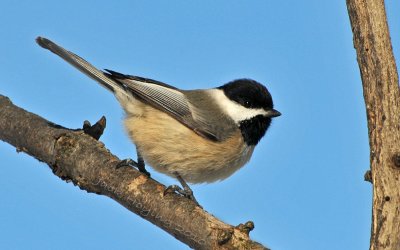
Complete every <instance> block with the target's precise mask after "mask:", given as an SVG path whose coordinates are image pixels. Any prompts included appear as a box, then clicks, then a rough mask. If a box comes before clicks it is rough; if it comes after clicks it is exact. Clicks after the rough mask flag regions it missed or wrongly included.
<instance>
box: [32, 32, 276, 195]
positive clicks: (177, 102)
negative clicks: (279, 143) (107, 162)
mask: <svg viewBox="0 0 400 250" xmlns="http://www.w3.org/2000/svg"><path fill="white" fill-rule="evenodd" d="M36 42H37V43H38V45H40V46H41V47H43V48H45V49H48V50H50V51H51V52H53V53H54V54H56V55H58V56H59V57H61V58H62V59H64V60H65V61H66V62H68V63H69V64H71V65H72V66H74V67H75V68H77V69H78V70H80V71H81V72H83V73H84V74H86V75H87V76H89V77H90V78H92V79H94V80H95V81H96V82H97V83H99V84H100V85H101V86H103V87H105V88H106V89H107V90H109V91H111V92H112V93H113V94H114V95H115V97H116V99H117V100H118V101H119V103H120V104H121V106H122V108H123V109H124V111H125V118H124V125H125V129H126V132H127V134H128V135H129V137H130V139H131V140H132V141H133V143H134V144H135V146H136V151H137V161H133V160H131V159H126V160H123V161H121V162H120V163H119V164H118V166H117V167H121V166H124V165H133V166H136V167H137V168H138V169H139V170H140V171H141V172H143V173H145V174H146V175H148V176H150V174H149V172H147V170H146V168H145V164H147V165H150V166H151V167H152V168H153V169H154V170H156V171H158V172H161V173H163V174H166V175H168V176H171V177H173V178H176V179H177V180H178V181H179V182H180V184H181V186H182V188H181V187H179V186H177V185H172V186H170V187H168V188H167V189H171V190H173V191H176V192H178V193H180V194H182V195H183V196H185V197H187V198H189V199H192V200H193V201H195V202H196V203H197V201H196V199H195V198H194V195H193V191H192V190H191V188H190V187H189V185H188V184H187V183H191V184H197V183H212V182H216V181H219V180H223V179H225V178H227V177H229V176H231V175H232V174H233V173H234V172H236V171H237V170H238V169H240V168H241V167H243V166H244V165H245V164H246V163H247V162H248V161H249V160H250V158H251V156H252V154H253V151H254V148H255V146H256V145H257V144H258V143H259V141H260V140H261V138H262V137H263V136H264V135H265V133H266V131H267V130H268V128H269V127H270V125H271V121H272V118H275V117H278V116H280V115H281V113H280V112H279V111H277V110H275V109H274V105H273V101H272V96H271V94H270V92H269V91H268V89H267V88H266V87H265V86H264V85H262V84H261V83H259V82H257V81H255V80H252V79H248V78H243V79H237V80H233V81H230V82H228V83H226V84H223V85H221V86H219V87H215V88H210V89H196V90H182V89H178V88H176V87H174V86H172V85H169V84H166V83H163V82H160V81H156V80H152V79H149V78H144V77H139V76H133V75H126V74H122V73H118V72H116V71H113V70H108V69H104V70H99V69H97V68H96V67H94V66H93V65H92V64H90V63H89V62H87V61H86V60H84V59H83V58H81V57H80V56H78V55H76V54H74V53H73V52H70V51H68V50H66V49H64V48H63V47H61V46H59V45H57V44H56V43H54V42H52V41H51V40H49V39H47V38H44V37H37V38H36Z"/></svg>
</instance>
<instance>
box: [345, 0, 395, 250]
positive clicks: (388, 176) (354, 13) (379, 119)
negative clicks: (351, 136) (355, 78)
mask: <svg viewBox="0 0 400 250" xmlns="http://www.w3.org/2000/svg"><path fill="white" fill-rule="evenodd" d="M347 8H348V12H349V16H350V22H351V27H352V30H353V35H354V47H355V48H356V51H357V60H358V64H359V67H360V73H361V79H362V85H363V90H364V99H365V105H366V110H367V119H368V132H369V144H370V163H371V173H370V175H369V177H370V180H371V181H372V184H373V211H372V228H371V242H370V249H396V250H398V249H400V178H399V177H400V92H399V79H398V74H397V69H396V63H395V59H394V56H393V52H392V45H391V42H390V35H389V29H388V24H387V20H386V13H385V6H384V2H383V0H347Z"/></svg>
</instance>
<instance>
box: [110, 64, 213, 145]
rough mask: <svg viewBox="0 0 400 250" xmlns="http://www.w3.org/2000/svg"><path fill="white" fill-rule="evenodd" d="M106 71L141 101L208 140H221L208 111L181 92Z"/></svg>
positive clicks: (166, 85) (170, 87) (148, 81)
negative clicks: (209, 119) (199, 107)
mask: <svg viewBox="0 0 400 250" xmlns="http://www.w3.org/2000/svg"><path fill="white" fill-rule="evenodd" d="M106 71H107V72H108V73H105V75H106V76H107V77H108V78H111V79H113V80H114V81H116V82H119V83H120V84H121V85H123V87H124V88H125V91H129V92H130V93H132V94H133V95H134V96H135V97H137V98H139V99H140V100H141V101H143V102H145V103H147V104H149V105H151V106H153V107H154V108H157V109H158V110H160V111H163V112H165V113H167V114H169V115H171V116H172V117H173V118H175V119H176V120H178V121H179V122H181V123H182V124H183V125H185V126H186V127H188V128H190V129H192V130H193V131H194V132H196V133H197V134H199V135H201V136H203V137H205V138H207V139H210V140H213V141H219V140H220V139H221V137H220V136H219V132H218V131H217V130H216V129H215V124H209V123H208V122H207V119H208V118H207V111H200V110H199V109H198V108H196V106H194V105H193V104H191V103H190V101H189V100H188V99H187V97H186V96H185V94H184V93H183V92H182V91H181V90H179V89H177V88H175V87H173V86H170V85H168V84H165V83H162V82H159V81H155V80H151V79H147V78H142V77H137V76H131V75H124V74H121V73H118V72H115V71H112V70H106Z"/></svg>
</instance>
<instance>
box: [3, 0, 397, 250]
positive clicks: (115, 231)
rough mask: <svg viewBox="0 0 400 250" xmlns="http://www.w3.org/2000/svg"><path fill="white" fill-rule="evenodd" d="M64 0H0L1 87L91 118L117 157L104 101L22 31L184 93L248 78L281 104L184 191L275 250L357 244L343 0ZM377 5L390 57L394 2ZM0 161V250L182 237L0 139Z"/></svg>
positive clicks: (355, 84) (365, 233)
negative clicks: (231, 162)
mask: <svg viewBox="0 0 400 250" xmlns="http://www.w3.org/2000/svg"><path fill="white" fill-rule="evenodd" d="M65 2H67V3H63V4H61V2H59V3H55V2H54V1H11V0H3V1H2V6H1V8H0V27H1V33H0V37H1V39H0V55H1V56H0V65H1V68H0V73H1V74H0V93H1V94H3V95H6V96H8V97H10V98H11V99H12V101H13V102H14V103H15V104H17V105H19V106H21V107H23V108H25V109H27V110H29V111H31V112H34V113H36V114H39V115H41V116H43V117H44V118H46V119H48V120H50V121H53V122H56V123H58V124H60V125H63V126H66V127H69V128H78V127H81V125H82V122H83V121H84V120H86V119H88V120H90V121H96V120H97V119H98V118H100V117H101V116H102V115H105V116H106V117H107V119H108V124H107V129H106V131H105V134H104V135H103V137H102V138H101V140H102V141H103V142H104V143H105V145H106V146H107V147H108V148H109V149H110V150H111V151H112V152H113V153H115V154H116V155H118V156H119V157H120V158H127V157H133V156H135V152H134V146H133V145H132V144H131V143H130V141H129V140H128V139H127V137H126V136H125V132H124V130H123V128H122V124H121V118H122V117H123V113H122V110H121V109H120V107H119V104H118V103H117V101H116V100H115V99H114V97H113V96H112V95H111V94H110V93H108V92H107V91H105V90H104V89H103V88H101V87H99V86H98V85H97V84H96V83H94V82H93V81H92V80H91V79H89V78H87V77H86V76H84V75H83V74H81V73H80V72H79V71H77V70H75V69H74V68H72V67H70V66H69V65H67V64H66V63H65V62H63V61H62V60H61V59H59V58H57V57H56V56H54V55H52V54H50V53H49V52H48V51H45V50H43V49H41V48H40V47H38V46H37V45H36V43H35V42H34V39H35V37H36V36H38V35H41V36H45V37H48V38H51V39H53V40H54V41H57V42H58V43H60V44H62V45H63V46H65V47H66V48H68V49H69V50H72V51H74V52H76V53H77V54H79V55H81V56H82V57H84V58H86V59H87V60H89V61H90V62H92V63H93V64H94V65H96V66H98V67H100V68H109V69H114V70H117V71H120V72H124V73H129V74H134V75H140V76H145V77H149V78H153V79H157V80H160V81H165V82H167V83H170V84H172V85H175V86H177V87H179V88H183V89H192V88H210V87H213V86H217V85H221V84H223V83H225V82H228V81H230V80H232V79H235V78H240V77H249V78H253V79H256V80H257V81H260V82H262V83H264V84H265V85H266V86H267V87H268V88H269V90H270V92H271V93H272V95H273V98H274V102H275V106H276V108H277V109H278V110H279V111H281V112H282V114H283V115H282V116H281V117H279V118H277V119H276V120H275V121H274V123H273V124H272V127H271V129H270V130H269V133H268V134H267V135H266V136H265V138H264V139H263V140H262V141H261V143H260V144H259V145H258V147H257V148H256V150H255V152H254V155H253V158H252V160H251V162H250V163H249V164H248V165H246V166H245V167H244V168H242V169H241V170H240V171H238V172H237V173H236V174H234V175H233V176H232V177H231V178H229V179H227V180H225V181H222V182H219V183H214V184H209V185H196V186H193V189H194V192H195V194H196V196H197V199H198V200H199V202H200V203H201V204H202V205H203V207H204V208H205V209H206V210H207V211H209V212H210V213H212V214H214V215H216V216H217V217H219V218H221V219H222V220H223V221H225V222H227V223H230V224H233V225H236V224H239V223H242V222H245V221H247V220H253V221H254V222H255V226H256V228H255V230H254V231H253V232H252V233H251V235H252V238H253V239H255V240H257V241H260V242H262V243H263V244H265V245H267V246H269V247H271V248H273V249H297V250H302V249H304V250H309V249H332V250H333V249H335V250H336V249H367V247H368V244H369V233H370V218H371V185H370V184H369V183H367V182H364V180H363V175H364V173H365V171H366V170H367V169H368V168H369V147H368V137H367V125H366V115H365V108H364V102H363V97H362V88H361V82H360V76H359V69H358V65H357V62H356V55H355V50H354V49H353V43H352V34H351V29H350V24H349V19H348V14H347V9H346V5H345V1H344V0H342V1H319V0H308V1H268V0H263V1H261V0H260V1H243V0H242V1H118V2H117V1H114V2H112V1H93V0H91V1H77V0H71V1H65ZM387 4H388V6H387V12H388V15H389V21H390V25H391V35H392V39H393V46H394V50H395V53H396V57H397V59H399V58H400V50H399V49H400V43H399V42H400V5H399V3H398V1H387ZM0 119H1V118H0ZM0 159H1V163H0V177H1V188H0V196H1V202H0V249H28V248H29V249H111V248H113V249H187V247H186V246H185V245H183V244H182V243H180V242H178V241H177V240H175V239H174V238H173V237H171V236H170V235H168V234H167V233H165V232H163V231H161V230H160V229H158V228H157V227H155V226H154V225H152V224H150V223H149V222H147V221H144V220H143V219H141V218H139V217H138V216H136V215H135V214H132V213H131V212H129V211H127V210H126V209H125V208H123V207H122V206H120V205H118V204H117V203H116V202H114V201H113V200H111V199H109V198H106V197H104V196H98V195H95V194H88V193H86V192H84V191H81V190H80V189H79V188H77V187H75V186H73V185H72V184H67V183H65V182H63V181H61V180H60V179H58V178H57V177H55V176H54V175H53V174H52V173H51V171H50V169H49V168H48V167H47V166H46V165H45V164H42V163H40V162H38V161H37V160H35V159H33V158H32V157H30V156H27V155H25V154H23V153H16V151H15V148H13V147H11V146H10V145H8V144H6V143H3V142H0ZM151 173H152V176H153V177H154V178H155V179H157V180H158V181H160V182H162V183H164V184H166V185H170V184H175V183H176V181H175V180H173V179H170V178H168V177H166V176H163V175H161V174H157V173H155V172H154V171H151Z"/></svg>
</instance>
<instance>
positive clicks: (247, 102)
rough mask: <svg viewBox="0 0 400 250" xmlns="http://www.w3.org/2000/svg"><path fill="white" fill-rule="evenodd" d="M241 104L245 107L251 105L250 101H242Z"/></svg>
mask: <svg viewBox="0 0 400 250" xmlns="http://www.w3.org/2000/svg"><path fill="white" fill-rule="evenodd" d="M243 105H244V106H245V107H246V108H250V107H251V102H250V101H244V103H243Z"/></svg>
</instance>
